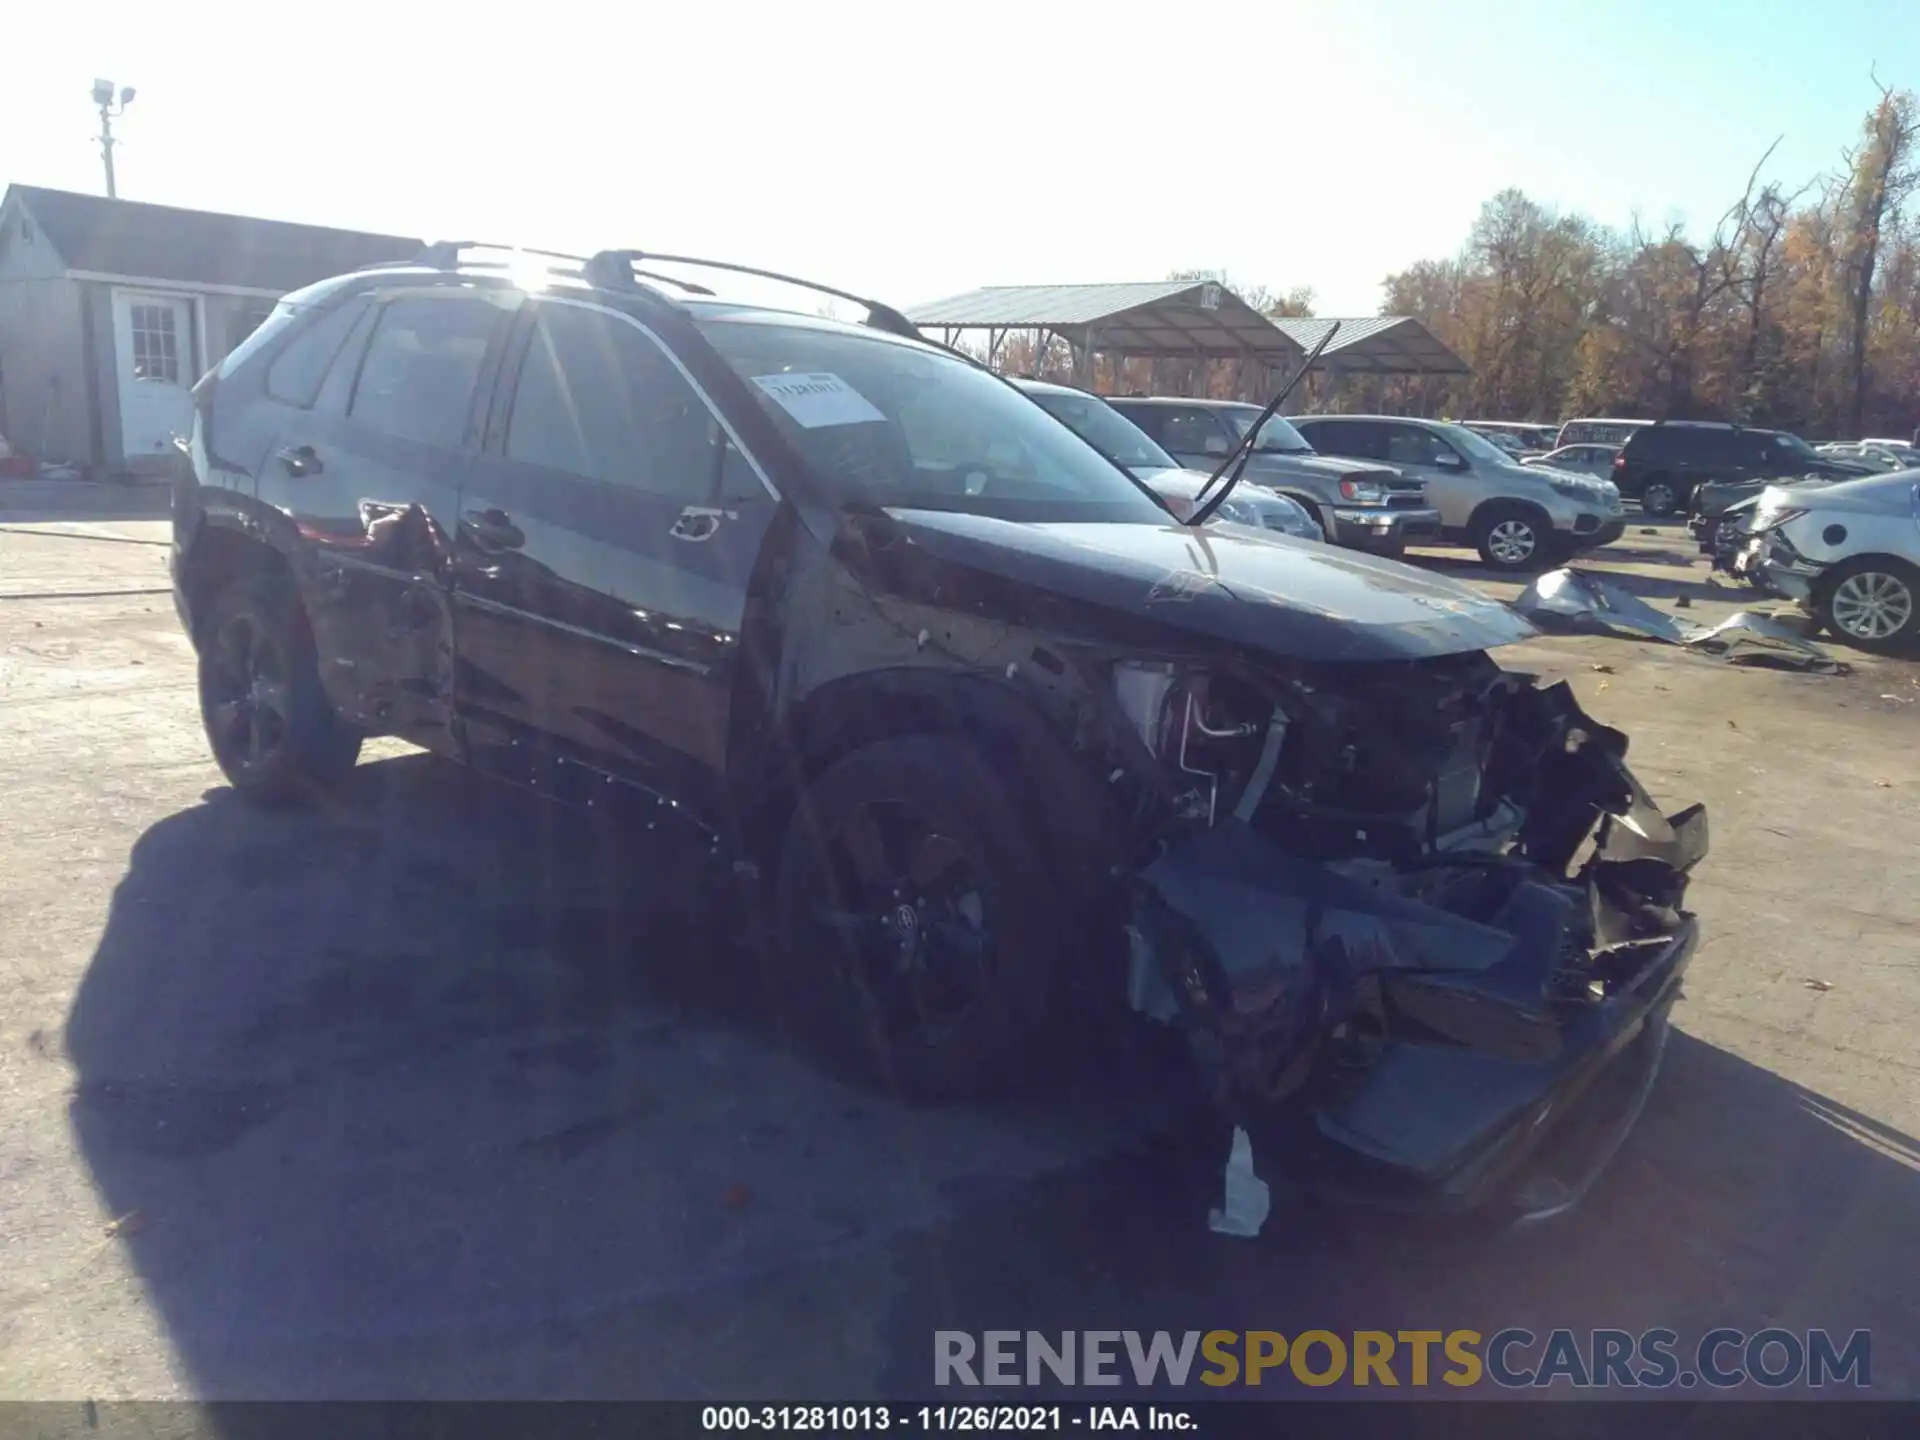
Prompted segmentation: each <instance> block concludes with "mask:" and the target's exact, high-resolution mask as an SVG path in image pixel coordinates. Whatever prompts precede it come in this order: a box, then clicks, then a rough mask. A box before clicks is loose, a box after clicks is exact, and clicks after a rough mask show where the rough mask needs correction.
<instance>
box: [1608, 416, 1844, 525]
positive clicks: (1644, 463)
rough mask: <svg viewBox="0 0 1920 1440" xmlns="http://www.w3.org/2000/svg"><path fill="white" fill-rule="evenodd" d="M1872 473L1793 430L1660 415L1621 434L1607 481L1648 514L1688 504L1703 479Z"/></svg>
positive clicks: (1678, 509)
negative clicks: (1821, 449)
mask: <svg viewBox="0 0 1920 1440" xmlns="http://www.w3.org/2000/svg"><path fill="white" fill-rule="evenodd" d="M1871 473H1872V468H1871V467H1870V466H1866V465H1856V464H1853V463H1851V462H1849V461H1842V460H1836V459H1834V458H1833V457H1832V456H1830V455H1822V454H1819V453H1818V452H1817V451H1815V450H1814V448H1813V447H1812V446H1811V445H1809V444H1807V442H1806V441H1804V440H1802V439H1801V438H1800V437H1799V436H1798V435H1790V434H1788V433H1787V432H1786V431H1784V430H1752V429H1749V428H1747V427H1746V426H1744V425H1726V424H1719V423H1714V422H1710V421H1704V420H1661V421H1658V422H1656V423H1655V424H1652V425H1643V426H1641V427H1640V428H1639V429H1637V430H1635V431H1634V432H1633V433H1632V434H1631V435H1629V436H1628V437H1627V441H1626V444H1625V445H1623V446H1621V448H1620V453H1619V455H1617V456H1616V457H1615V458H1614V462H1613V483H1614V484H1615V485H1617V486H1619V487H1620V494H1621V496H1622V497H1623V498H1625V499H1628V500H1638V501H1639V502H1640V508H1641V509H1642V510H1644V511H1645V512H1646V513H1647V514H1649V515H1673V514H1678V513H1683V512H1685V511H1687V510H1690V509H1691V508H1692V506H1693V494H1694V491H1695V490H1697V489H1698V488H1699V487H1700V486H1701V485H1704V484H1706V483H1707V482H1708V481H1733V482H1744V481H1755V482H1759V483H1760V484H1765V483H1767V482H1769V481H1774V480H1782V479H1786V478H1787V477H1789V476H1799V475H1817V476H1820V477H1822V478H1823V479H1829V480H1852V479H1855V478H1857V477H1858V476H1861V475H1867V474H1871Z"/></svg>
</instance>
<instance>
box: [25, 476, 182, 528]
mask: <svg viewBox="0 0 1920 1440" xmlns="http://www.w3.org/2000/svg"><path fill="white" fill-rule="evenodd" d="M172 505H173V491H172V489H171V487H169V486H167V485H163V484H156V483H154V482H152V481H150V480H141V481H128V482H124V483H123V482H116V481H111V480H40V479H27V480H15V479H4V478H0V525H38V524H57V523H59V522H60V521H63V520H165V519H166V518H167V517H168V515H169V514H171V512H172Z"/></svg>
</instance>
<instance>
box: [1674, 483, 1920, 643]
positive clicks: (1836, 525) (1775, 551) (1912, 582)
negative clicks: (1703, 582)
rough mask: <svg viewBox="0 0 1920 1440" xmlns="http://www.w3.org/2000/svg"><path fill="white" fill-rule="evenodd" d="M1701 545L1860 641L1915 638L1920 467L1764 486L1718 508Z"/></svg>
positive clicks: (1919, 624) (1919, 607)
mask: <svg viewBox="0 0 1920 1440" xmlns="http://www.w3.org/2000/svg"><path fill="white" fill-rule="evenodd" d="M1701 548H1702V549H1705V550H1707V551H1708V553H1709V554H1711V555H1712V556H1713V557H1714V566H1715V568H1716V569H1723V570H1726V571H1728V572H1729V573H1731V574H1733V575H1736V576H1738V577H1740V578H1741V579H1743V580H1746V581H1747V582H1748V583H1750V584H1752V585H1753V586H1754V587H1755V588H1757V589H1759V590H1761V591H1764V592H1765V593H1767V594H1770V595H1779V596H1783V597H1785V598H1786V599H1789V600H1792V601H1794V602H1795V603H1797V604H1798V605H1799V606H1800V607H1801V608H1802V609H1804V610H1805V611H1807V613H1808V614H1810V615H1812V616H1814V617H1815V618H1816V619H1817V620H1818V621H1819V622H1820V624H1821V625H1822V626H1823V627H1825V628H1826V629H1827V630H1828V631H1829V632H1830V633H1832V634H1833V635H1835V636H1837V637H1839V638H1840V639H1842V640H1845V641H1847V642H1849V643H1850V644H1853V645H1857V646H1859V647H1860V648H1861V649H1863V650H1870V651H1874V652H1876V653H1881V654H1901V653H1906V652H1910V651H1913V650H1915V649H1917V648H1920V470H1903V471H1896V472H1894V473H1893V474H1889V475H1875V476H1872V477H1870V478H1867V479H1863V480H1843V481H1840V482H1838V483H1835V484H1817V483H1815V484H1798V485H1775V486H1769V487H1768V488H1767V489H1766V490H1765V491H1763V492H1762V493H1761V494H1760V495H1759V496H1757V497H1754V498H1751V499H1746V500H1741V501H1738V502H1736V503H1735V504H1733V505H1731V506H1729V507H1728V508H1727V509H1726V510H1725V511H1723V512H1722V513H1721V514H1720V516H1719V517H1718V519H1717V522H1716V523H1715V524H1714V525H1713V527H1712V529H1711V530H1709V531H1707V532H1706V533H1704V534H1703V535H1702V537H1701Z"/></svg>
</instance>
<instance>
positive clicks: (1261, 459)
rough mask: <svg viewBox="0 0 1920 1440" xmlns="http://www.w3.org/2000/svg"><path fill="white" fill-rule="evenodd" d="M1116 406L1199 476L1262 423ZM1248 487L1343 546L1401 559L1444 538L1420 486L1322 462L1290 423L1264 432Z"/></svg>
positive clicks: (1166, 404) (1236, 404)
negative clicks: (1284, 500) (1305, 514)
mask: <svg viewBox="0 0 1920 1440" xmlns="http://www.w3.org/2000/svg"><path fill="white" fill-rule="evenodd" d="M1108 403H1109V404H1110V405H1112V406H1113V408H1114V409H1115V410H1118V411H1119V412H1120V413H1121V414H1122V415H1124V416H1126V417H1127V419H1129V420H1131V421H1132V422H1133V423H1134V424H1135V425H1138V426H1139V427H1140V428H1141V429H1142V430H1144V431H1146V432H1147V434H1148V435H1149V436H1150V437H1152V439H1153V440H1154V441H1155V442H1156V443H1158V444H1159V446H1160V447H1161V448H1162V449H1163V450H1166V451H1167V452H1168V453H1170V454H1171V455H1172V456H1173V457H1174V458H1175V459H1176V460H1178V461H1179V462H1180V463H1181V464H1182V465H1186V466H1190V467H1192V468H1193V469H1196V470H1209V471H1210V470H1212V469H1213V468H1214V467H1215V466H1217V465H1218V464H1219V463H1220V461H1221V459H1222V458H1223V457H1224V456H1225V455H1226V454H1227V453H1228V452H1229V451H1230V450H1232V449H1233V447H1234V446H1236V445H1238V444H1239V443H1240V439H1241V437H1242V436H1244V435H1245V434H1246V433H1247V430H1248V428H1249V427H1250V426H1251V425H1252V424H1253V423H1254V422H1255V421H1256V420H1258V419H1259V418H1260V407H1259V406H1258V405H1247V404H1244V403H1242V402H1240V401H1237V400H1181V399H1171V398H1163V397H1158V396H1155V397H1147V396H1140V395H1128V396H1119V395H1116V396H1113V397H1112V398H1111V399H1109V401H1108ZM1242 480H1243V483H1246V484H1252V485H1261V486H1264V487H1266V488H1267V489H1269V490H1277V491H1279V492H1280V493H1281V494H1282V495H1286V496H1289V497H1291V498H1292V499H1294V500H1297V501H1299V502H1300V503H1301V504H1302V505H1304V506H1306V507H1307V509H1308V510H1309V511H1311V512H1312V513H1313V515H1314V517H1315V518H1316V519H1318V520H1319V522H1320V527H1321V529H1323V530H1324V531H1326V535H1327V539H1329V540H1331V541H1332V542H1333V543H1334V544H1336V545H1345V546H1347V547H1349V548H1351V549H1355V550H1366V551H1370V552H1371V553H1373V554H1375V555H1391V556H1397V555H1399V554H1400V553H1401V552H1403V551H1404V550H1405V549H1406V548H1407V542H1408V541H1422V540H1424V541H1428V542H1431V541H1433V540H1436V539H1438V538H1439V535H1440V513H1439V511H1437V510H1435V509H1434V508H1433V506H1432V505H1431V504H1429V503H1428V500H1427V498H1426V494H1425V487H1424V486H1423V485H1422V484H1421V482H1420V481H1419V480H1417V479H1413V478H1410V477H1408V476H1405V475H1401V474H1399V473H1398V472H1397V471H1394V470H1390V469H1388V468H1387V467H1385V466H1382V465H1364V464H1356V463H1355V462H1354V461H1352V460H1333V459H1328V458H1326V457H1325V456H1321V455H1316V454H1314V452H1313V447H1312V446H1311V445H1309V444H1308V443H1307V441H1306V440H1305V439H1303V438H1302V437H1301V435H1300V432H1299V431H1297V430H1295V429H1294V428H1293V426H1291V425H1290V424H1288V423H1287V421H1286V419H1285V418H1284V417H1283V416H1279V415H1275V416H1273V417H1272V418H1271V419H1269V420H1268V421H1267V423H1266V424H1265V425H1264V426H1262V427H1261V430H1260V438H1259V439H1258V440H1257V441H1256V442H1255V445H1254V451H1253V454H1252V455H1251V456H1250V457H1249V458H1248V461H1247V469H1246V473H1245V475H1244V476H1243V477H1242Z"/></svg>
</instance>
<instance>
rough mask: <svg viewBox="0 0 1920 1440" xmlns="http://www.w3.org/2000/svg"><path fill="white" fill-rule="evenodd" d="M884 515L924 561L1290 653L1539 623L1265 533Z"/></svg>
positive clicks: (1404, 572)
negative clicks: (963, 569) (965, 569)
mask: <svg viewBox="0 0 1920 1440" xmlns="http://www.w3.org/2000/svg"><path fill="white" fill-rule="evenodd" d="M887 514H888V516H889V517H890V518H891V519H892V520H893V522H894V523H895V524H896V525H897V526H899V527H900V530H901V532H902V535H901V538H902V539H903V540H904V541H905V542H906V543H907V544H908V545H909V546H912V547H914V548H917V549H918V550H919V551H920V552H921V553H922V554H923V555H924V556H925V557H926V558H927V559H928V560H931V561H936V562H945V563H947V564H952V565H959V566H963V567H965V568H967V569H970V570H973V571H976V572H982V573H985V574H988V575H993V576H997V577H999V578H1001V579H1004V580H1009V581H1013V582H1015V583H1016V584H1019V585H1026V586H1032V587H1034V588H1036V589H1040V590H1045V591H1049V592H1051V593H1053V594H1056V595H1061V596H1065V597H1068V598H1070V599H1074V600H1079V601H1082V602H1086V603H1090V604H1093V605H1097V606H1101V607H1105V608H1109V609H1113V610H1118V611H1123V612H1126V613H1129V614H1132V615H1137V616H1139V617H1141V618H1143V619H1148V620H1152V621H1155V622H1158V623H1160V624H1164V625H1170V626H1174V627H1177V628H1180V629H1184V630H1188V631H1191V632H1193V633H1195V634H1198V635H1206V636H1210V637H1213V638H1215V639H1219V640H1226V641H1230V642H1233V643H1236V644H1242V645H1246V646H1248V647H1250V648H1252V649H1256V650H1262V651H1265V652H1267V653H1269V654H1273V655H1279V656H1285V657H1288V658H1292V659H1301V660H1313V661H1372V660H1419V659H1427V658H1432V657H1435V656H1441V655H1458V654H1463V653H1466V652H1468V651H1474V650H1487V649H1491V648H1493V647H1495V646H1498V645H1508V644H1511V643H1513V642H1514V641H1516V640H1524V639H1526V638H1527V637H1528V636H1530V635H1533V634H1535V633H1537V632H1536V631H1535V630H1534V628H1533V626H1532V625H1531V624H1529V623H1528V622H1527V621H1526V620H1525V619H1524V618H1523V617H1522V616H1520V615H1519V614H1518V613H1517V612H1515V611H1514V610H1513V609H1512V608H1511V607H1509V606H1507V605H1504V604H1502V603H1501V602H1500V601H1498V600H1493V599H1489V598H1488V597H1487V596H1484V595H1482V594H1480V593H1479V592H1478V591H1475V590H1471V589H1468V588H1467V587H1466V586H1465V585H1461V584H1459V583H1457V582H1455V581H1452V580H1446V579H1443V578H1441V577H1439V576H1435V575H1429V574H1427V573H1426V572H1425V571H1422V570H1416V569H1414V568H1413V567H1412V566H1410V565H1402V564H1400V563H1399V562H1397V561H1393V560H1382V559H1378V558H1376V557H1374V556H1370V555H1363V554H1360V553H1358V552H1355V551H1352V550H1339V549H1334V548H1332V547H1330V546H1326V545H1320V544H1316V543H1314V542H1313V541H1309V540H1296V539H1293V538H1292V537H1290V536H1284V535H1276V534H1272V533H1270V532H1261V531H1253V530H1249V529H1244V528H1240V527H1235V528H1232V529H1226V530H1219V531H1215V530H1211V529H1208V530H1193V529H1190V528H1188V527H1186V526H1183V525H1172V524H1169V525H1137V524H1111V523H1029V522H1020V521H1012V520H998V519H993V518H991V517H988V516H983V515H970V514H965V513H958V512H951V511H944V510H909V509H897V510H888V511H887Z"/></svg>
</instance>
